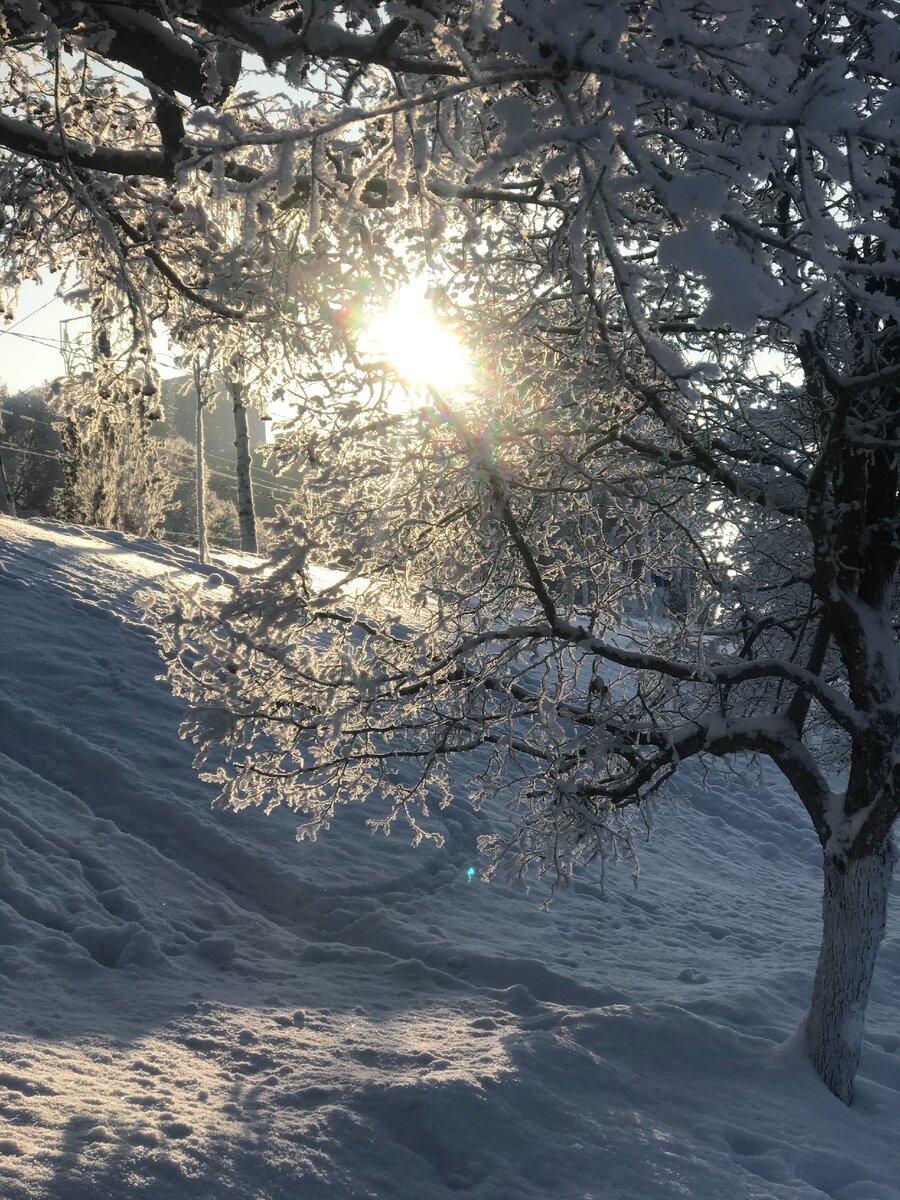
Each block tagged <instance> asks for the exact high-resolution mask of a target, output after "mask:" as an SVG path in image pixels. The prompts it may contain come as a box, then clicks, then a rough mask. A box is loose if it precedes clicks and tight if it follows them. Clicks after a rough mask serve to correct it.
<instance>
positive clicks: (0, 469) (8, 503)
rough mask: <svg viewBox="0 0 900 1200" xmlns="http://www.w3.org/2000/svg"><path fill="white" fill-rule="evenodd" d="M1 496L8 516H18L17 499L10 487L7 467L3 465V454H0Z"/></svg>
mask: <svg viewBox="0 0 900 1200" xmlns="http://www.w3.org/2000/svg"><path fill="white" fill-rule="evenodd" d="M0 496H2V497H3V507H4V508H5V509H6V512H7V515H8V516H10V517H14V516H15V515H16V498H15V496H14V495H13V491H12V488H11V487H10V486H9V480H8V479H7V478H6V467H4V465H3V455H2V454H0Z"/></svg>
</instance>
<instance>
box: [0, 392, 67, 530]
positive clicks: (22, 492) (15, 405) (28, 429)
mask: <svg viewBox="0 0 900 1200" xmlns="http://www.w3.org/2000/svg"><path fill="white" fill-rule="evenodd" d="M0 441H2V443H3V447H4V453H5V455H6V461H7V463H8V464H9V467H10V472H9V473H10V478H9V485H10V489H11V491H12V494H13V498H14V503H15V507H16V509H17V510H19V511H21V512H24V513H28V514H34V513H37V514H39V515H41V516H45V517H49V516H55V515H56V514H57V512H58V506H59V502H60V490H61V487H62V484H63V479H64V476H63V464H62V460H61V458H60V451H61V449H62V443H61V441H60V437H59V432H58V430H57V429H56V428H55V425H54V412H53V409H52V408H51V406H50V404H49V403H48V399H47V396H46V395H44V394H39V393H30V392H23V393H20V394H19V395H16V396H6V395H3V394H2V393H0Z"/></svg>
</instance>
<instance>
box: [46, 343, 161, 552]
mask: <svg viewBox="0 0 900 1200" xmlns="http://www.w3.org/2000/svg"><path fill="white" fill-rule="evenodd" d="M143 387H144V385H143V384H142V382H141V380H140V379H139V378H138V379H135V378H132V379H127V378H126V379H124V380H123V379H122V378H121V376H120V375H119V374H118V372H117V371H116V370H115V368H114V367H112V366H110V365H103V366H102V367H101V369H99V370H98V371H97V372H95V374H93V375H85V376H83V377H81V378H78V379H71V380H68V381H66V382H65V383H64V384H63V385H62V386H61V387H60V388H59V390H58V392H57V393H56V396H55V402H56V405H57V411H58V413H59V417H60V419H59V429H60V436H61V440H62V446H63V461H64V464H65V484H64V487H63V489H62V493H61V499H60V514H61V515H63V516H65V517H67V518H68V519H69V520H72V521H77V522H78V523H79V524H83V525H98V526H100V527H101V528H103V529H120V530H122V531H123V532H125V533H134V534H138V535H139V536H141V537H148V536H153V535H156V534H158V533H159V532H160V531H161V530H162V528H163V525H164V521H165V512H166V508H167V506H168V504H169V500H170V496H171V494H172V490H173V483H172V481H170V480H168V479H167V478H166V476H165V474H164V472H163V471H162V469H161V466H160V462H159V457H158V452H157V447H156V444H155V442H153V440H152V439H151V438H150V437H149V417H148V416H147V415H146V412H145V408H146V397H144V396H143ZM120 389H121V390H120Z"/></svg>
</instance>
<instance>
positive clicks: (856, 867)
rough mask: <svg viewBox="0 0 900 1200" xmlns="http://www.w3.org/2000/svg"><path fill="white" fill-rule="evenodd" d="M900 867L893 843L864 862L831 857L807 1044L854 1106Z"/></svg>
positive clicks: (825, 1076)
mask: <svg viewBox="0 0 900 1200" xmlns="http://www.w3.org/2000/svg"><path fill="white" fill-rule="evenodd" d="M893 865H894V848H893V844H892V842H891V839H890V837H888V838H887V839H886V840H885V841H884V842H883V843H882V845H881V846H880V847H879V848H877V849H876V850H874V851H872V852H870V853H868V854H865V855H862V856H860V857H853V858H844V857H841V858H836V857H833V856H829V855H828V854H827V853H826V855H825V864H824V866H825V887H824V893H823V897H822V946H821V949H820V951H819V962H818V966H817V967H816V977H815V981H814V983H813V994H812V1002H811V1004H810V1010H809V1016H808V1017H807V1021H806V1043H807V1049H808V1052H809V1056H810V1058H811V1059H812V1063H813V1066H814V1067H815V1069H816V1071H817V1072H818V1074H819V1076H820V1078H821V1079H822V1080H823V1082H824V1083H825V1084H826V1086H827V1087H829V1088H830V1089H831V1091H832V1092H834V1094H835V1096H837V1097H838V1099H839V1100H843V1102H844V1103H845V1104H850V1103H851V1101H852V1099H853V1081H854V1078H855V1076H856V1070H857V1067H858V1066H859V1056H860V1051H861V1049H862V1035H863V1027H864V1020H865V1013H866V1003H867V1001H868V998H869V985H870V984H871V982H872V974H873V972H874V970H875V960H876V957H877V954H878V947H879V945H880V944H881V939H882V937H883V935H884V928H885V920H886V917H887V903H888V892H889V889H890V886H891V877H892V874H893Z"/></svg>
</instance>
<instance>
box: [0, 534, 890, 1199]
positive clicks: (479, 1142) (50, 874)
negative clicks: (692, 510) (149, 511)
mask: <svg viewBox="0 0 900 1200" xmlns="http://www.w3.org/2000/svg"><path fill="white" fill-rule="evenodd" d="M197 570H198V568H197V567H196V564H195V562H194V561H193V559H192V558H191V556H190V555H188V554H185V553H183V552H181V551H176V550H173V549H171V548H169V547H163V546H160V545H158V544H155V543H150V542H142V541H137V540H135V539H130V538H127V537H125V536H122V535H118V534H111V533H99V532H86V531H84V530H80V529H74V528H70V527H65V526H61V525H54V524H51V523H30V524H27V523H23V522H16V521H12V520H9V519H6V518H0V619H2V629H3V631H4V634H5V638H6V647H7V649H6V653H5V654H4V656H3V659H2V662H0V827H2V835H0V995H2V997H3V1001H4V1003H3V1024H2V1028H0V1197H2V1200H25V1198H26V1197H27V1198H28V1200H39V1198H42V1197H46V1198H51V1197H52V1198H54V1200H63V1198H65V1200H88V1198H91V1200H93V1198H95V1197H116V1198H118V1197H123V1196H128V1195H140V1196H142V1197H148V1198H149V1200H163V1198H165V1200H171V1198H172V1197H178V1198H179V1200H182V1198H184V1200H193V1198H197V1200H199V1198H201V1197H202V1198H210V1200H211V1198H212V1197H215V1198H216V1200H226V1198H229V1197H234V1198H235V1200H236V1198H237V1197H241V1200H248V1198H250V1197H260V1198H265V1200H280V1198H284V1200H287V1198H288V1197H290V1198H292V1200H296V1197H298V1196H303V1197H304V1200H320V1198H321V1200H324V1198H325V1197H329V1198H334V1200H341V1198H343V1197H347V1198H350V1197H353V1198H360V1200H362V1198H363V1197H369V1198H373V1197H379V1198H384V1200H432V1198H434V1200H439V1198H440V1197H444V1196H450V1195H460V1194H461V1195H464V1196H469V1197H472V1200H506V1198H509V1200H513V1198H515V1200H533V1198H537V1197H546V1196H553V1197H555V1198H557V1200H588V1198H592V1200H663V1198H666V1200H668V1198H675V1197H691V1198H692V1200H723V1198H726V1197H727V1198H729V1200H745V1198H746V1200H750V1198H753V1200H765V1198H778V1200H788V1198H789V1200H813V1198H818V1197H822V1196H828V1197H832V1200H897V1198H898V1197H900V1184H898V1180H900V1142H898V1139H897V1137H896V1128H897V1119H898V1112H900V1095H898V1093H900V1020H898V1016H900V1014H898V1004H897V996H898V995H900V937H898V925H897V907H896V890H897V889H896V885H895V897H894V909H893V911H892V912H891V914H890V918H889V922H890V923H889V929H888V935H887V938H886V940H885V943H884V946H883V949H882V952H881V957H880V963H879V967H878V971H877V973H876V979H875V986H874V991H873V995H872V998H871V1003H870V1008H869V1020H868V1033H867V1036H866V1042H865V1053H864V1057H863V1063H862V1069H861V1075H860V1079H859V1083H858V1091H857V1096H858V1098H857V1101H856V1104H855V1105H854V1107H853V1108H852V1109H850V1110H848V1109H846V1108H845V1107H844V1106H843V1105H842V1104H840V1102H839V1101H837V1100H836V1099H835V1098H834V1097H833V1096H831V1095H830V1094H829V1093H828V1092H827V1091H826V1089H825V1088H824V1087H823V1086H822V1085H821V1084H820V1083H819V1081H818V1080H817V1078H816V1076H815V1075H814V1073H813V1071H812V1068H811V1067H810V1066H809V1065H808V1063H807V1062H806V1061H805V1059H804V1058H803V1057H802V1055H801V1054H800V1053H799V1051H798V1050H797V1048H796V1040H795V1039H794V1038H793V1034H794V1032H795V1031H796V1028H797V1026H798V1023H799V1021H800V1020H801V1017H802V1014H803V1012H804V1010H805V1007H806V1004H807V1001H808V996H809V989H810V984H811V979H812V973H813V969H814V965H815V957H816V952H817V947H818V940H819V920H818V905H819V893H820V886H821V885H820V880H821V868H820V861H819V859H820V854H819V848H818V846H817V843H816V841H815V838H814V835H813V833H812V831H811V829H808V828H807V822H806V818H805V816H804V814H803V813H802V811H801V810H800V809H799V806H797V805H796V804H795V802H794V801H793V799H792V798H789V797H786V796H784V795H783V794H782V793H781V791H780V784H779V782H778V781H777V780H776V779H775V778H774V777H772V776H769V775H768V774H765V773H761V772H760V771H759V770H758V768H756V767H755V766H754V765H753V764H752V763H750V762H747V763H746V764H743V765H742V768H741V770H740V772H731V773H725V772H722V771H716V772H712V771H711V772H709V773H707V774H705V775H704V774H703V773H701V772H700V771H699V770H689V771H686V773H685V776H684V780H683V782H682V787H681V791H680V794H679V797H678V798H677V799H675V800H674V801H672V802H671V803H670V804H669V805H668V807H667V808H666V810H665V811H664V812H663V814H662V817H661V820H660V828H659V831H658V833H657V835H656V837H655V838H654V840H653V841H652V842H651V843H650V844H649V845H647V846H646V847H644V848H643V850H642V856H641V857H642V874H641V877H640V886H639V887H634V886H633V884H632V881H631V879H630V877H629V874H628V871H627V869H626V870H623V871H621V872H620V873H616V872H613V873H612V877H611V878H610V880H609V884H608V887H607V891H606V895H605V896H604V895H602V894H601V892H600V890H599V887H598V882H597V879H596V878H592V877H590V876H583V877H582V878H581V879H580V880H579V881H578V882H577V883H576V884H575V886H574V888H573V889H572V890H571V891H570V892H568V893H567V894H564V895H561V896H559V897H558V899H557V900H556V902H555V903H554V905H553V907H552V908H551V909H550V911H549V912H543V911H541V909H540V907H539V904H538V903H537V902H536V900H535V897H534V896H532V895H529V894H528V893H527V892H526V891H525V890H524V889H523V888H522V887H520V886H512V885H503V884H492V885H490V886H485V885H483V884H482V883H481V882H480V881H479V880H478V879H477V878H475V879H474V880H470V878H469V876H468V871H467V868H468V867H469V866H470V865H471V864H472V863H473V862H474V861H475V859H474V854H475V851H474V847H475V842H476V839H477V837H478V835H479V833H481V832H484V828H485V821H486V820H487V817H486V816H485V815H483V814H475V813H473V812H472V811H471V809H470V808H469V807H468V805H467V804H466V801H465V796H464V795H461V796H460V797H459V799H458V802H457V803H455V804H453V805H452V806H451V807H450V808H449V809H448V810H447V811H446V812H445V813H444V815H443V824H444V829H443V832H444V834H445V839H446V840H445V844H444V846H443V847H441V848H440V849H435V848H433V847H431V848H427V849H424V850H416V851H414V850H412V849H411V848H410V847H408V846H406V845H405V844H403V842H402V841H400V840H399V839H398V838H396V837H394V838H391V839H387V840H385V839H376V838H373V837H372V836H371V835H370V833H369V832H368V830H367V829H366V827H365V816H366V813H365V811H345V812H343V813H342V814H341V817H340V820H339V822H338V823H337V826H336V828H335V829H333V830H332V831H331V833H329V834H328V835H327V836H325V837H323V838H322V839H321V840H320V841H319V842H317V843H315V844H312V845H310V844H303V845H298V844H297V843H296V842H295V841H294V840H293V837H292V833H293V827H294V824H295V823H296V821H295V818H293V817H292V816H291V814H289V813H276V814H275V815H274V816H273V817H272V818H265V817H264V816H262V815H261V814H259V813H255V812H245V813H241V814H234V813H229V812H225V813H219V812H216V811H213V810H212V809H211V808H210V801H211V799H212V796H213V793H212V792H211V790H210V789H209V788H208V787H206V786H205V785H203V784H202V783H200V782H199V781H198V780H197V778H196V776H195V775H194V773H193V770H192V767H191V762H190V759H191V753H190V749H189V747H187V746H185V745H184V744H182V743H181V742H180V741H179V739H178V736H177V727H178V722H179V705H178V703H177V702H176V701H175V700H173V699H172V697H171V695H170V694H169V692H168V689H167V687H166V685H165V684H164V683H162V682H160V681H159V680H158V679H157V678H156V676H157V674H158V671H159V665H158V659H157V655H156V650H155V647H154V645H153V642H152V639H151V638H150V636H149V633H148V631H147V630H146V629H145V628H144V627H143V626H142V624H141V623H140V617H139V612H138V608H137V606H136V605H135V602H134V595H135V593H136V592H137V591H138V590H140V589H141V588H142V587H146V586H147V585H148V584H150V583H152V581H153V580H154V579H156V578H158V577H159V576H160V575H162V574H164V573H170V572H177V573H182V574H183V575H184V576H185V577H188V576H189V575H191V574H193V573H195V572H196V571H197Z"/></svg>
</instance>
